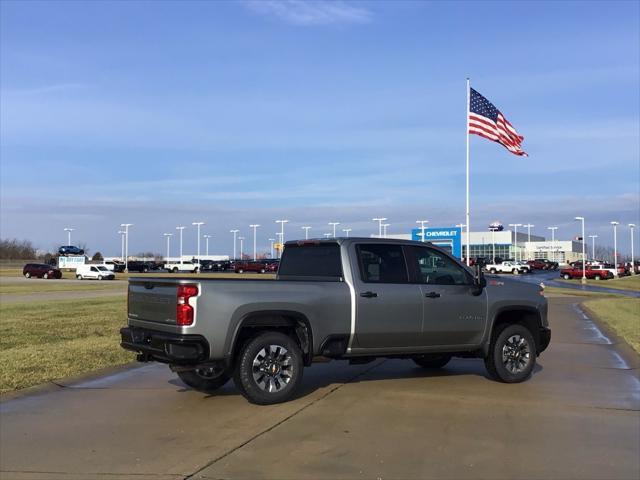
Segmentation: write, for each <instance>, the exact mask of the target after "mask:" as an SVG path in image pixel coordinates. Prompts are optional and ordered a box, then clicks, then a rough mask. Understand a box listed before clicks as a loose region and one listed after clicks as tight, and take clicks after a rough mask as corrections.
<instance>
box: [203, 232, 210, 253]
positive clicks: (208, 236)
mask: <svg viewBox="0 0 640 480" xmlns="http://www.w3.org/2000/svg"><path fill="white" fill-rule="evenodd" d="M202 238H204V241H205V247H204V248H205V252H207V253H206V255H207V257H208V256H209V239H210V238H211V235H203V236H202Z"/></svg>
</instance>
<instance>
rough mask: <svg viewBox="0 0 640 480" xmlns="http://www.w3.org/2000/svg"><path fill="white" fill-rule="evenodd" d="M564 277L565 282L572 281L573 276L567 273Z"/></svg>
mask: <svg viewBox="0 0 640 480" xmlns="http://www.w3.org/2000/svg"><path fill="white" fill-rule="evenodd" d="M562 277H563V278H564V279H565V280H570V279H571V275H569V274H568V273H565V274H564V275H563V276H562Z"/></svg>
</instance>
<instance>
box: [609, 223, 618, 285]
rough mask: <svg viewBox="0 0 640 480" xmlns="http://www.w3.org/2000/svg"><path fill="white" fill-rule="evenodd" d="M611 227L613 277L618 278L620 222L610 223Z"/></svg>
mask: <svg viewBox="0 0 640 480" xmlns="http://www.w3.org/2000/svg"><path fill="white" fill-rule="evenodd" d="M611 225H613V271H614V273H613V274H614V275H615V276H616V277H617V276H618V225H620V222H611Z"/></svg>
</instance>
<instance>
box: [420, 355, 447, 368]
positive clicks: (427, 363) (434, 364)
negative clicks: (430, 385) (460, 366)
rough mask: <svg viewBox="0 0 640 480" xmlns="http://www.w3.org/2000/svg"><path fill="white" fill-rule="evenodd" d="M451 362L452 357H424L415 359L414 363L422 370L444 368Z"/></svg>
mask: <svg viewBox="0 0 640 480" xmlns="http://www.w3.org/2000/svg"><path fill="white" fill-rule="evenodd" d="M450 360H451V355H447V354H442V355H423V356H421V357H414V358H413V361H414V362H416V364H417V365H419V366H421V367H422V368H442V367H444V366H445V365H446V364H447V363H449V361H450Z"/></svg>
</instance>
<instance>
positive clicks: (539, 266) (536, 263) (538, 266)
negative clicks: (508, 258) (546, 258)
mask: <svg viewBox="0 0 640 480" xmlns="http://www.w3.org/2000/svg"><path fill="white" fill-rule="evenodd" d="M527 264H529V266H530V267H531V269H532V270H547V269H548V268H549V266H548V265H547V264H546V262H543V261H542V260H540V259H538V260H529V261H528V262H527Z"/></svg>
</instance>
